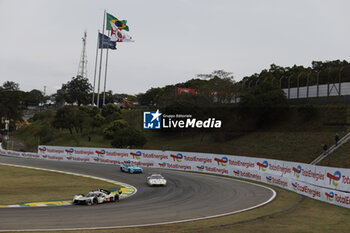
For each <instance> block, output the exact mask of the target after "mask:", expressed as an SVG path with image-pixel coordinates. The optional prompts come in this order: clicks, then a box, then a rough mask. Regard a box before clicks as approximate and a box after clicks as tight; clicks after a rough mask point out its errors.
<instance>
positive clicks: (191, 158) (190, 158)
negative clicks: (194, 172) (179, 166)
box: [184, 155, 213, 163]
mask: <svg viewBox="0 0 350 233" xmlns="http://www.w3.org/2000/svg"><path fill="white" fill-rule="evenodd" d="M184 160H185V161H191V162H200V163H211V162H213V161H212V160H211V159H209V158H200V157H197V156H186V155H184Z"/></svg>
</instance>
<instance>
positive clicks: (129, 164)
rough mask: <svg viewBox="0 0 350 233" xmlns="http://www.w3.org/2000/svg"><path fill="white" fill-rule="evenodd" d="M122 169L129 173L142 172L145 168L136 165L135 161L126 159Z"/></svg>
mask: <svg viewBox="0 0 350 233" xmlns="http://www.w3.org/2000/svg"><path fill="white" fill-rule="evenodd" d="M120 171H122V172H129V173H142V172H143V169H142V168H141V167H138V166H135V165H134V162H133V161H130V160H128V161H124V162H122V163H121V165H120Z"/></svg>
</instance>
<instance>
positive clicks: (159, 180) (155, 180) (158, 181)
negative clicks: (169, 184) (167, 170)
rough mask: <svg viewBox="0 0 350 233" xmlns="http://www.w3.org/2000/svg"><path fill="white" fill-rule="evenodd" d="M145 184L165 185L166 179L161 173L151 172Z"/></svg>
mask: <svg viewBox="0 0 350 233" xmlns="http://www.w3.org/2000/svg"><path fill="white" fill-rule="evenodd" d="M147 184H148V185H149V186H165V185H166V179H165V178H164V177H163V176H162V175H161V174H152V175H150V176H148V177H147Z"/></svg>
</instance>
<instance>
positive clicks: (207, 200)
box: [0, 156, 274, 231]
mask: <svg viewBox="0 0 350 233" xmlns="http://www.w3.org/2000/svg"><path fill="white" fill-rule="evenodd" d="M0 162H2V163H11V164H18V165H26V166H32V167H41V168H48V169H55V170H61V171H69V172H75V173H81V174H88V175H92V176H97V177H103V178H108V179H112V180H117V181H120V182H124V183H127V184H130V185H133V186H135V187H136V188H137V193H136V194H135V195H133V196H131V197H129V198H127V199H124V200H121V201H120V202H118V203H107V204H101V205H97V206H60V207H25V208H0V231H8V230H30V229H31V230H35V231H38V230H46V231H47V230H50V229H71V230H73V229H76V228H85V229H86V228H102V229H103V228H117V227H128V226H135V225H142V224H145V225H147V224H154V223H164V222H174V221H175V222H176V221H180V220H187V219H196V218H203V217H208V216H214V215H221V214H227V213H232V212H235V211H239V210H242V209H246V208H250V207H253V206H256V205H259V204H261V203H264V202H267V201H268V200H271V199H272V197H273V196H274V192H273V191H272V190H271V189H268V188H265V187H263V186H259V185H254V184H250V183H247V182H241V181H238V180H234V179H230V178H221V177H218V176H212V175H203V174H197V173H190V172H181V171H174V170H165V169H163V170H159V169H153V168H145V169H144V173H143V174H127V173H122V172H120V170H119V166H115V165H103V164H89V163H77V162H55V161H45V160H37V159H23V158H10V157H4V156H0ZM150 172H158V173H159V172H161V173H162V174H163V176H164V177H166V178H167V180H168V185H167V186H166V187H148V186H147V184H146V176H147V174H148V173H150ZM96 188H103V187H96Z"/></svg>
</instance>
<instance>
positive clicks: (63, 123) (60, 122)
mask: <svg viewBox="0 0 350 233" xmlns="http://www.w3.org/2000/svg"><path fill="white" fill-rule="evenodd" d="M76 114H77V109H76V108H72V107H69V106H65V107H63V108H60V109H58V110H57V113H56V115H55V118H54V120H53V122H52V126H53V127H54V128H56V129H68V130H69V132H70V134H73V131H72V129H73V128H74V125H75V124H76Z"/></svg>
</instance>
